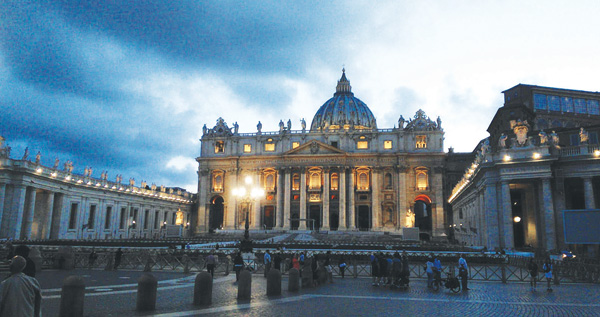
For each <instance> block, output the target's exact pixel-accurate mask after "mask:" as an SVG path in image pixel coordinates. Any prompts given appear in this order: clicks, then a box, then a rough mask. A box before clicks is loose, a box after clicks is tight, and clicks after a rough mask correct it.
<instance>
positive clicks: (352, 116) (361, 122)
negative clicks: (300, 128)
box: [310, 70, 377, 131]
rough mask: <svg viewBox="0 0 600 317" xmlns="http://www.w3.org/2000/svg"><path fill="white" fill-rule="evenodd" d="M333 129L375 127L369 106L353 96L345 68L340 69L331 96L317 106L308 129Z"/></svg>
mask: <svg viewBox="0 0 600 317" xmlns="http://www.w3.org/2000/svg"><path fill="white" fill-rule="evenodd" d="M335 129H377V122H376V121H375V116H373V113H372V112H371V110H370V109H369V107H367V105H366V104H365V103H364V102H362V101H361V100H360V99H358V98H356V97H354V94H353V93H352V87H351V86H350V81H348V79H346V71H345V70H342V78H340V80H339V81H338V84H337V87H336V92H335V94H333V98H331V99H329V100H327V101H326V102H325V103H324V104H323V105H322V106H321V108H319V110H318V111H317V113H316V114H315V117H314V118H313V120H312V123H311V125H310V131H321V130H335Z"/></svg>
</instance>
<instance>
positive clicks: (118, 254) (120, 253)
mask: <svg viewBox="0 0 600 317" xmlns="http://www.w3.org/2000/svg"><path fill="white" fill-rule="evenodd" d="M122 256H123V251H121V248H119V249H118V250H117V252H115V265H114V266H113V268H114V269H115V270H116V269H118V268H119V265H121V257H122Z"/></svg>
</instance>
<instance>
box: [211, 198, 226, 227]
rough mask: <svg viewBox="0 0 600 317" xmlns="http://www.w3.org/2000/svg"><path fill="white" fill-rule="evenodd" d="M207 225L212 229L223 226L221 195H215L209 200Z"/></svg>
mask: <svg viewBox="0 0 600 317" xmlns="http://www.w3.org/2000/svg"><path fill="white" fill-rule="evenodd" d="M208 227H209V229H212V230H214V229H219V228H222V227H223V197H221V196H215V197H214V198H213V199H212V200H211V202H210V214H209V216H208Z"/></svg>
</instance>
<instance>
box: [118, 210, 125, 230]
mask: <svg viewBox="0 0 600 317" xmlns="http://www.w3.org/2000/svg"><path fill="white" fill-rule="evenodd" d="M126 219H127V208H125V207H123V208H121V214H120V215H119V229H125V220H126Z"/></svg>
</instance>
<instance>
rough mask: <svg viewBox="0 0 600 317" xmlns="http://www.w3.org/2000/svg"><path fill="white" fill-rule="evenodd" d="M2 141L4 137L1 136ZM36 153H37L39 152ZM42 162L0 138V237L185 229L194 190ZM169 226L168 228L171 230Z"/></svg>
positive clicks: (140, 234) (146, 234) (120, 235)
mask: <svg viewBox="0 0 600 317" xmlns="http://www.w3.org/2000/svg"><path fill="white" fill-rule="evenodd" d="M2 141H4V140H3V139H2ZM38 155H39V154H38ZM72 170H73V168H72V164H71V163H70V162H68V163H66V164H65V165H64V169H61V170H59V169H58V161H56V163H55V166H54V167H47V166H43V165H41V164H40V160H39V156H38V157H37V158H36V160H35V161H33V162H32V161H30V158H29V157H28V156H27V155H25V156H24V157H23V158H22V159H20V160H16V159H11V158H10V150H9V147H7V146H5V145H4V143H3V142H2V143H0V238H10V239H16V240H18V239H126V238H159V237H161V236H164V235H165V234H166V231H167V230H166V229H167V228H168V227H169V228H173V227H176V226H180V228H181V230H180V234H181V235H185V234H186V233H187V232H189V224H188V223H189V222H190V220H191V210H192V202H193V196H192V195H191V194H190V193H187V192H185V191H182V190H181V189H173V188H164V187H162V188H156V186H154V185H152V186H151V187H150V186H146V185H145V182H144V183H142V184H141V185H142V186H136V185H135V183H134V182H133V180H130V182H129V184H122V183H121V181H120V179H121V177H120V176H117V181H115V182H111V181H108V179H107V173H106V172H102V173H101V177H100V178H94V177H92V169H91V168H90V169H88V168H86V169H85V173H84V175H79V174H74V173H72ZM170 231H171V232H172V230H170Z"/></svg>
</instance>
